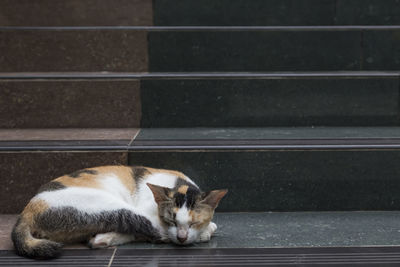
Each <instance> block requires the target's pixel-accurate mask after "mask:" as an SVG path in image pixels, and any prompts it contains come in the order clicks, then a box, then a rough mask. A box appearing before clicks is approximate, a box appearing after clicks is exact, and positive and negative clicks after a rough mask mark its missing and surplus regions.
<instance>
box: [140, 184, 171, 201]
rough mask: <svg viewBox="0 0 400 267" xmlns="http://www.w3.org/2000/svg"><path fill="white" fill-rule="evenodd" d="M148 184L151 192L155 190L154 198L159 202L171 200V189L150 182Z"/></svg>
mask: <svg viewBox="0 0 400 267" xmlns="http://www.w3.org/2000/svg"><path fill="white" fill-rule="evenodd" d="M146 184H147V186H148V187H149V188H150V190H151V192H153V195H154V200H155V201H156V202H157V204H160V203H161V202H164V201H169V200H171V198H170V197H169V193H170V192H171V190H170V189H169V188H166V187H163V186H159V185H154V184H149V183H146Z"/></svg>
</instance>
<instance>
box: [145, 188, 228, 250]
mask: <svg viewBox="0 0 400 267" xmlns="http://www.w3.org/2000/svg"><path fill="white" fill-rule="evenodd" d="M147 185H148V186H149V187H150V189H151V191H152V192H153V195H154V199H155V201H156V203H157V204H158V212H159V217H160V220H161V221H162V223H163V224H164V226H165V228H166V230H167V232H168V238H169V239H170V240H171V241H172V242H174V243H176V244H179V245H187V244H191V243H193V242H195V241H196V240H197V239H198V238H199V236H200V234H201V233H202V232H203V231H204V230H205V229H206V228H207V226H208V224H209V223H210V222H211V219H212V218H213V215H214V210H215V208H216V207H217V205H218V202H219V201H220V200H221V198H222V197H223V196H224V195H225V194H226V193H227V190H214V191H210V192H208V193H201V192H200V191H198V190H197V189H196V190H194V189H193V188H191V187H188V186H184V187H183V189H182V187H181V188H179V189H178V190H177V191H174V190H173V189H169V188H166V187H161V186H157V185H153V184H147Z"/></svg>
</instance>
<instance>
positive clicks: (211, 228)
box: [196, 222, 218, 242]
mask: <svg viewBox="0 0 400 267" xmlns="http://www.w3.org/2000/svg"><path fill="white" fill-rule="evenodd" d="M217 228H218V227H217V225H216V224H215V223H213V222H210V224H209V225H208V226H207V228H206V229H205V230H204V231H203V232H202V233H201V234H200V236H199V238H198V239H197V240H196V242H208V241H210V239H211V236H212V235H213V234H214V232H215V231H216V230H217Z"/></svg>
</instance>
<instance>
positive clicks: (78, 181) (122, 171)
mask: <svg viewBox="0 0 400 267" xmlns="http://www.w3.org/2000/svg"><path fill="white" fill-rule="evenodd" d="M86 170H91V171H96V172H97V174H90V173H84V172H83V173H81V174H80V175H79V177H77V178H73V177H70V176H68V175H65V176H61V177H59V178H57V179H55V180H54V181H57V182H60V183H61V184H63V185H65V186H77V187H90V188H102V184H101V183H100V179H101V176H103V175H107V174H114V175H116V176H117V177H118V179H119V180H120V182H121V183H122V184H123V185H124V186H125V187H126V188H127V189H128V190H129V192H131V194H133V193H134V192H135V190H136V183H135V181H134V178H133V177H132V169H131V168H130V167H126V166H103V167H96V168H89V169H86Z"/></svg>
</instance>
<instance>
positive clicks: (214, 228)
mask: <svg viewBox="0 0 400 267" xmlns="http://www.w3.org/2000/svg"><path fill="white" fill-rule="evenodd" d="M217 228H218V227H217V225H216V224H215V223H213V222H210V224H209V225H208V230H209V231H210V232H211V234H213V233H214V232H215V231H217Z"/></svg>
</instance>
